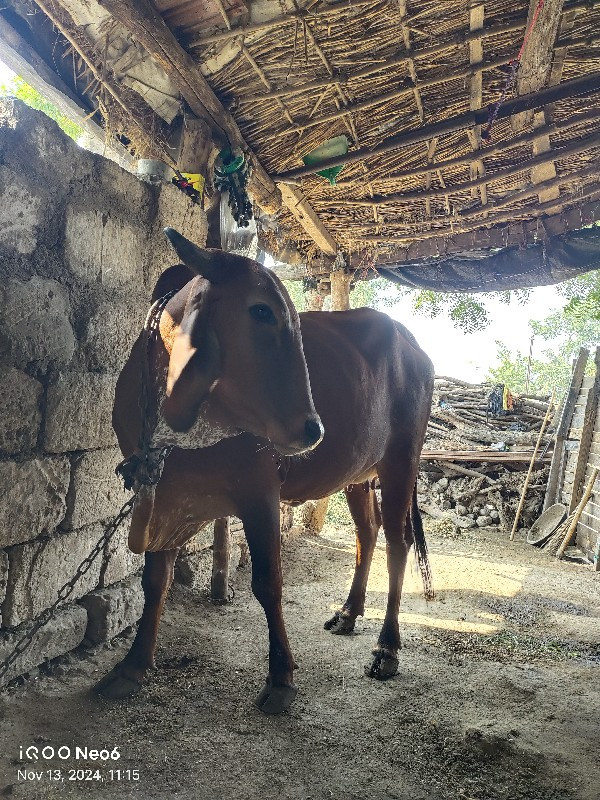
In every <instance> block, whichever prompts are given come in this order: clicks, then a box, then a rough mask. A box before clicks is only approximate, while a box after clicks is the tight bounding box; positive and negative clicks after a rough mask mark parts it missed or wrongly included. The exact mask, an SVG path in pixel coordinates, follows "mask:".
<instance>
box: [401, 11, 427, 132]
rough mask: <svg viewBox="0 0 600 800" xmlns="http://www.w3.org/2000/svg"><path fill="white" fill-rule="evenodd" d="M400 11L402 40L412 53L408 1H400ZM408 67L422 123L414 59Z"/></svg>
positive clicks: (407, 62) (409, 59)
mask: <svg viewBox="0 0 600 800" xmlns="http://www.w3.org/2000/svg"><path fill="white" fill-rule="evenodd" d="M398 11H399V12H400V30H401V32H402V39H403V40H404V48H405V50H406V51H407V52H410V49H411V47H410V28H409V27H408V25H407V24H406V21H407V17H408V0H398ZM406 66H407V67H408V74H409V75H410V78H411V80H412V83H413V86H412V93H413V95H414V98H415V105H416V106H417V113H418V115H419V119H420V120H421V122H423V120H424V119H425V115H424V112H423V101H422V100H421V92H420V91H419V88H418V86H417V84H418V82H419V81H418V78H417V70H416V69H415V62H414V61H413V59H412V58H408V59H407V61H406Z"/></svg>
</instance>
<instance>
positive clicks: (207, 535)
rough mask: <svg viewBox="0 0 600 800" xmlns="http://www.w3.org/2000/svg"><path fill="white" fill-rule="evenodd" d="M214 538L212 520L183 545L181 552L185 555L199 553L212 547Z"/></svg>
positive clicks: (213, 523)
mask: <svg viewBox="0 0 600 800" xmlns="http://www.w3.org/2000/svg"><path fill="white" fill-rule="evenodd" d="M214 538H215V522H214V520H212V521H211V522H208V523H207V524H206V526H205V527H204V528H202V530H200V531H198V533H197V534H195V535H194V536H192V538H191V539H188V541H187V542H186V543H185V544H184V545H183V550H184V551H185V552H186V553H199V552H200V551H202V550H206V549H208V548H209V547H212V545H213V540H214Z"/></svg>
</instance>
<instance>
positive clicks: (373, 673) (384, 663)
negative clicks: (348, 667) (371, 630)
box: [365, 647, 400, 681]
mask: <svg viewBox="0 0 600 800" xmlns="http://www.w3.org/2000/svg"><path fill="white" fill-rule="evenodd" d="M399 663H400V662H399V661H398V659H397V657H396V656H395V655H394V654H393V652H392V651H391V650H388V649H387V648H384V647H378V648H377V649H376V650H373V660H372V661H371V663H370V664H367V666H366V667H365V675H366V676H367V677H369V678H376V679H377V680H378V681H385V680H387V678H392V677H393V676H394V675H395V674H396V673H397V672H398V664H399Z"/></svg>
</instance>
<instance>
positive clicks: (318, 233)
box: [279, 183, 337, 256]
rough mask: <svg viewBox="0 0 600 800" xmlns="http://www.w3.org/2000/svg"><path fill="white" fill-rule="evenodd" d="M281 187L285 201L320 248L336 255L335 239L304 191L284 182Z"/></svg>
mask: <svg viewBox="0 0 600 800" xmlns="http://www.w3.org/2000/svg"><path fill="white" fill-rule="evenodd" d="M279 188H280V190H281V196H282V198H283V202H284V203H285V205H286V206H287V208H289V210H290V211H291V213H292V214H293V216H294V217H295V218H296V219H297V220H298V222H299V223H300V225H302V227H303V228H304V230H305V231H306V232H307V233H308V234H309V236H310V237H311V239H313V241H314V242H315V243H316V245H317V246H318V247H319V249H320V250H322V251H323V252H324V253H325V254H326V255H329V256H335V254H336V253H337V244H336V241H335V239H334V238H333V237H332V236H331V234H330V233H329V232H328V231H327V230H326V229H325V227H324V225H323V223H322V222H321V220H320V219H319V217H318V216H317V214H316V212H315V210H314V209H313V208H312V206H311V205H310V204H309V203H308V202H307V200H306V198H305V197H304V195H303V194H302V192H301V191H300V190H299V189H296V188H295V187H293V186H286V184H283V183H282V184H281V186H280V187H279Z"/></svg>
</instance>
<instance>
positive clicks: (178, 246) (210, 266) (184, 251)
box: [165, 228, 227, 283]
mask: <svg viewBox="0 0 600 800" xmlns="http://www.w3.org/2000/svg"><path fill="white" fill-rule="evenodd" d="M165 236H166V237H167V239H168V240H169V241H170V242H171V244H172V245H173V247H174V249H175V252H176V253H177V255H178V256H179V258H180V259H181V260H182V261H183V263H184V264H185V265H186V267H189V268H190V269H191V270H192V271H193V272H195V273H196V275H202V277H203V278H206V279H207V280H209V281H210V282H211V283H220V282H222V281H223V280H224V279H225V278H226V277H227V273H226V270H225V269H223V265H222V264H221V263H219V261H218V259H216V258H215V257H214V255H213V254H212V253H211V251H210V250H204V249H203V248H202V247H198V246H197V245H195V244H194V243H193V242H190V240H189V239H186V238H185V236H182V235H181V234H180V233H179V232H178V231H176V230H175V228H165Z"/></svg>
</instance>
